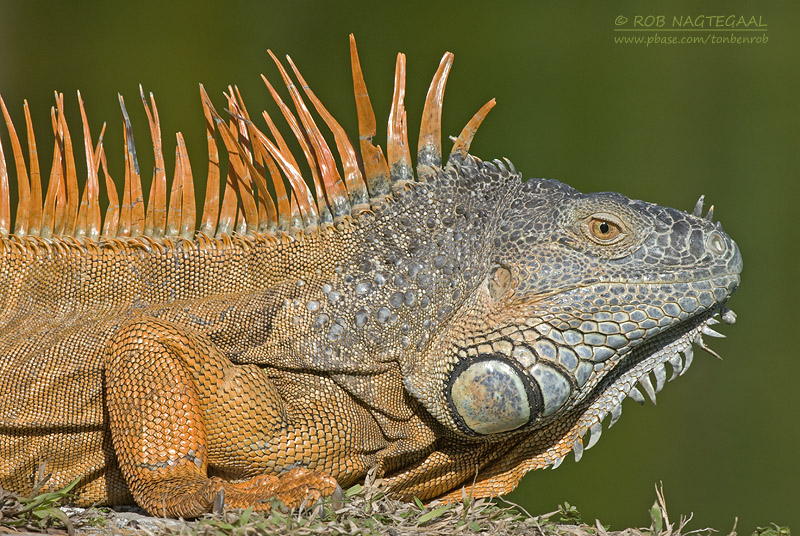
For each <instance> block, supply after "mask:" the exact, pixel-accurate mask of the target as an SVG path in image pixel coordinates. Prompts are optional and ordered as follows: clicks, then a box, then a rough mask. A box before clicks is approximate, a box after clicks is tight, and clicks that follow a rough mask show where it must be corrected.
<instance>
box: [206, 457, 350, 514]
mask: <svg viewBox="0 0 800 536" xmlns="http://www.w3.org/2000/svg"><path fill="white" fill-rule="evenodd" d="M210 480H215V481H216V482H214V486H213V487H219V489H220V491H221V492H222V495H221V496H220V495H219V493H218V494H217V496H216V497H215V501H214V508H213V510H214V511H215V512H221V511H224V510H228V509H235V508H251V507H252V508H253V510H255V511H260V512H263V511H267V510H269V509H270V508H271V503H272V501H273V500H278V501H280V502H282V503H283V504H284V505H285V506H286V507H287V508H300V507H311V506H313V505H314V504H316V503H317V502H318V501H320V500H321V499H322V498H323V497H331V496H333V497H334V499H335V498H336V492H337V491H339V493H341V488H340V487H339V485H338V484H337V483H336V480H335V479H334V478H333V477H331V476H328V475H326V474H325V473H320V472H317V471H311V470H309V469H305V468H303V467H298V468H295V469H292V470H291V471H289V472H288V473H286V474H284V475H281V476H272V475H260V476H257V477H254V478H251V479H249V480H245V481H244V482H237V483H232V482H225V481H221V480H220V479H210ZM210 487H211V486H210Z"/></svg>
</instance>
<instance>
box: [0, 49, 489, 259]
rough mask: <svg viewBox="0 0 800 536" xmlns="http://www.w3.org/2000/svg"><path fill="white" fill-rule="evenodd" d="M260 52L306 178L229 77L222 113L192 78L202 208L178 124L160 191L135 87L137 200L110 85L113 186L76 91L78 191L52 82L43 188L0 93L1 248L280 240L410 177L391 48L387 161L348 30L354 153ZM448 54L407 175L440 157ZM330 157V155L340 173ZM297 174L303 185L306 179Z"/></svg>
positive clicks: (126, 130)
mask: <svg viewBox="0 0 800 536" xmlns="http://www.w3.org/2000/svg"><path fill="white" fill-rule="evenodd" d="M269 54H270V56H271V57H272V59H273V60H274V61H275V64H276V65H277V66H278V69H279V71H280V74H281V77H282V78H283V81H284V83H285V85H286V87H287V89H288V91H289V94H290V96H291V100H292V103H293V105H294V110H295V111H294V112H293V111H292V110H290V108H289V107H288V106H287V105H286V104H285V103H284V101H283V100H282V99H281V97H280V96H279V95H278V92H277V91H276V90H275V88H274V87H273V86H272V84H270V82H269V81H268V80H267V79H266V77H264V76H263V75H262V78H263V80H264V83H265V84H266V86H267V89H268V90H269V92H270V93H271V95H272V97H273V98H274V99H275V102H276V103H277V104H278V107H279V108H280V110H281V113H282V114H283V116H284V118H285V120H286V121H287V123H288V124H289V126H290V128H291V130H292V132H293V133H294V135H295V137H296V138H297V141H298V142H299V144H300V146H301V148H302V151H303V155H304V157H305V159H306V161H307V162H308V164H309V167H310V169H311V177H310V178H308V177H303V176H302V174H301V173H300V171H299V166H298V163H297V160H296V159H295V157H294V155H293V154H292V153H291V151H290V150H289V147H288V145H287V143H286V141H285V140H284V139H283V137H282V136H281V134H280V132H279V131H278V129H277V127H276V126H275V123H274V121H273V120H272V118H271V117H270V116H269V114H268V113H267V112H266V111H264V112H262V115H263V117H264V119H265V121H266V123H267V126H268V129H269V132H270V134H271V136H272V137H271V138H270V137H269V136H267V135H266V134H265V133H264V132H262V131H261V130H259V129H258V128H257V127H256V126H255V124H254V123H253V122H252V121H251V119H250V114H249V112H248V110H247V108H246V107H245V104H244V100H243V99H242V96H241V94H240V93H239V90H238V88H236V87H235V86H234V87H231V86H229V87H228V92H227V93H225V97H226V99H227V103H226V104H227V106H226V111H227V112H228V115H229V118H228V119H227V120H226V119H224V118H223V117H222V115H220V114H219V113H218V112H217V111H216V109H215V108H214V106H213V104H212V103H211V100H210V99H209V97H208V95H207V94H206V92H205V89H204V88H203V86H202V85H201V86H200V94H201V98H202V104H203V112H204V114H205V119H206V134H207V141H208V170H209V171H208V176H207V177H206V180H205V188H204V189H205V192H206V194H205V200H204V202H203V212H202V215H201V217H200V221H199V223H198V221H197V214H196V210H195V206H196V205H195V182H194V181H195V179H194V177H193V174H192V168H191V164H190V162H189V158H188V154H187V151H186V144H185V142H184V139H183V135H182V134H181V133H180V132H179V133H177V134H176V137H177V147H176V150H175V166H174V174H173V178H172V182H171V187H170V191H169V193H168V192H167V173H166V166H165V157H164V154H163V143H162V138H161V124H160V119H159V114H158V108H157V107H156V103H155V99H154V98H153V95H152V93H151V94H150V96H149V97H150V98H149V102H148V99H147V98H146V97H145V94H144V91H143V90H142V88H141V86H140V87H139V90H140V95H141V99H142V104H143V105H144V109H145V113H146V114H147V119H148V122H149V126H150V135H151V140H152V145H153V153H154V158H155V170H154V172H153V180H152V183H151V186H150V193H149V197H148V200H147V202H145V200H144V194H143V188H142V180H141V172H140V168H139V163H138V160H137V156H136V147H135V144H134V139H133V133H132V129H131V123H130V119H129V117H128V112H127V109H126V107H125V102H124V99H123V97H122V96H121V95H120V96H119V101H120V108H121V109H122V115H123V139H124V145H125V179H124V189H123V193H122V196H119V195H118V192H117V188H116V186H115V183H114V180H113V179H112V177H111V176H110V174H109V172H108V166H107V163H106V155H105V151H104V148H103V136H104V134H105V129H106V125H105V124H103V128H102V130H101V133H100V136H99V137H98V139H97V140H96V141H94V139H93V138H92V135H91V133H90V130H89V123H88V121H87V118H86V112H85V110H84V105H83V99H82V98H81V95H80V92H78V104H79V106H80V110H81V119H82V123H83V140H84V152H85V158H86V162H87V169H88V176H87V178H86V181H85V182H84V186H83V192H82V194H81V193H79V186H78V177H77V171H76V165H75V155H74V153H73V140H72V137H71V135H70V132H69V127H68V125H67V122H66V119H65V116H64V95H63V94H59V93H56V105H55V107H52V108H51V119H52V127H53V134H54V137H55V148H54V151H53V165H52V168H51V171H50V180H49V182H48V186H47V191H46V192H44V191H43V189H42V179H41V172H40V169H39V162H38V156H37V149H36V140H35V136H34V131H33V125H32V123H31V118H30V112H29V110H28V103H27V101H25V102H24V104H23V108H24V112H25V124H26V133H27V142H28V153H29V156H28V163H27V164H26V161H25V157H24V155H23V150H22V146H21V143H20V137H19V136H18V135H17V132H16V129H15V127H14V123H13V122H12V120H11V115H10V114H9V112H8V109H7V107H6V105H5V102H3V100H2V97H0V105H1V106H2V110H3V116H4V118H5V122H6V125H7V127H8V132H9V137H10V139H11V149H12V152H13V159H14V163H15V167H16V171H17V180H16V183H17V197H18V205H17V210H16V217H15V219H14V222H13V228H12V221H11V210H10V197H11V193H10V181H9V175H8V168H9V166H8V165H7V163H6V159H5V154H4V152H3V147H2V145H0V244H3V247H4V248H8V247H25V248H30V249H38V248H40V247H42V246H43V244H42V242H43V241H44V242H46V243H47V245H48V246H49V245H52V244H53V243H63V245H74V246H75V247H78V248H87V247H88V248H91V247H95V246H99V247H112V248H115V249H119V248H126V247H134V248H135V247H145V248H148V247H156V248H161V247H167V248H169V247H171V245H172V244H173V243H175V242H176V241H181V242H184V246H186V245H188V244H186V242H187V241H190V242H192V243H193V244H192V245H193V247H200V248H204V247H219V246H220V245H221V244H224V243H230V241H231V240H241V239H248V237H249V238H253V237H258V238H267V239H269V238H274V239H276V240H279V239H290V238H291V237H295V236H297V235H298V234H302V233H312V232H315V231H317V230H320V229H324V228H327V227H330V226H331V225H336V224H339V223H340V222H343V221H345V220H348V219H349V218H354V217H357V216H358V215H359V214H361V213H363V212H364V211H366V210H370V209H371V207H372V205H373V204H375V203H379V202H380V201H381V200H382V199H383V198H385V197H386V196H387V195H389V194H391V193H392V189H393V188H395V187H400V186H401V185H402V184H403V183H404V182H407V181H414V180H415V177H414V172H413V168H412V164H411V155H410V150H409V145H408V129H407V122H406V111H405V107H404V104H403V100H404V94H405V76H406V74H405V73H406V71H405V55H403V54H398V56H397V64H396V69H395V81H394V95H393V99H392V107H391V113H390V115H389V124H388V129H387V138H388V139H387V155H388V161H387V158H386V157H385V156H384V153H383V150H382V149H381V148H380V147H379V146H376V145H374V144H373V142H372V139H373V137H374V136H375V134H376V123H375V114H374V112H373V110H372V105H371V103H370V99H369V95H368V93H367V88H366V85H365V83H364V77H363V75H362V72H361V65H360V62H359V58H358V52H357V50H356V44H355V39H354V38H353V36H352V35H351V36H350V55H351V61H352V71H353V86H354V93H355V101H356V109H357V113H358V125H359V140H360V141H359V145H360V155H358V154H357V153H356V150H355V148H354V147H353V146H352V144H351V143H350V141H349V139H348V137H347V134H346V133H345V132H344V129H343V128H342V127H341V125H340V124H339V123H338V122H337V121H336V120H335V119H334V118H333V116H332V115H331V114H330V113H329V112H328V111H327V110H326V109H325V107H324V106H323V104H322V103H321V102H320V100H319V99H318V98H317V97H316V95H315V94H314V92H313V91H311V89H310V87H309V86H308V84H307V83H306V81H305V80H304V79H303V77H302V75H301V74H300V71H299V70H298V69H297V67H296V66H295V64H294V62H292V60H291V58H289V56H287V57H286V58H287V61H288V63H289V66H290V67H291V69H292V71H293V72H294V75H295V77H296V78H297V80H298V81H299V85H300V87H302V89H303V92H304V93H305V95H306V97H307V99H308V100H309V101H310V102H311V104H312V105H313V108H314V109H315V110H316V112H317V114H318V115H319V117H320V118H321V119H322V120H323V121H324V122H325V124H326V125H327V127H328V128H329V129H330V131H331V132H332V133H333V137H334V140H335V143H336V149H337V152H338V155H339V158H338V161H337V159H336V157H335V156H334V154H333V151H332V150H331V148H330V147H329V146H328V144H327V142H326V141H325V138H324V137H323V135H322V133H321V131H320V129H319V127H318V126H317V124H316V122H315V120H314V117H313V116H312V114H311V112H310V110H309V108H308V107H307V105H306V103H305V100H304V99H303V96H302V95H301V92H300V91H299V90H298V85H297V84H295V83H294V82H293V81H292V79H291V77H290V75H289V73H288V72H287V71H286V69H285V68H284V67H283V65H282V64H281V62H280V61H279V60H278V58H277V57H275V55H274V54H272V52H271V51H270V52H269ZM452 62H453V55H452V54H451V53H449V52H448V53H446V54H445V55H444V57H443V58H442V60H441V63H440V64H439V68H438V70H437V71H436V74H435V75H434V77H433V80H432V82H431V86H430V89H429V90H428V94H427V98H426V101H425V106H424V110H423V115H422V126H421V128H420V135H419V150H418V157H417V174H418V175H420V174H421V173H423V172H425V171H426V168H427V167H431V168H434V169H438V168H441V166H442V151H441V112H442V97H443V95H444V89H445V84H446V82H447V75H448V73H449V70H450V66H451V65H452ZM493 106H494V99H493V100H491V101H489V102H488V103H486V104H485V105H484V106H483V107H482V108H481V109H480V110H479V111H478V112H477V113H476V114H475V116H473V118H472V119H471V120H470V121H469V122H468V124H467V125H466V126H465V127H464V129H463V130H462V132H461V134H460V135H459V136H458V138H457V139H456V140H455V143H454V146H453V149H452V151H451V153H450V158H454V157H455V158H456V159H461V158H464V157H466V156H467V154H468V151H469V146H470V143H471V141H472V139H473V136H474V135H475V132H476V130H477V128H478V127H479V126H480V124H481V122H482V121H483V119H484V118H485V117H486V115H487V114H488V112H489V110H490V109H491V108H492V107H493ZM217 134H219V136H220V137H221V138H222V141H223V144H224V146H225V150H226V151H227V153H228V160H229V166H228V169H227V170H226V171H225V179H224V189H223V194H222V199H221V203H220V187H221V184H220V180H221V177H222V173H221V169H220V156H219V150H218V147H217V141H216V139H217ZM337 164H338V165H337ZM338 166H341V169H342V171H343V175H344V180H343V179H342V176H341V175H340V173H339V170H338ZM101 169H102V174H103V176H104V178H105V189H106V193H107V196H108V199H109V204H108V207H107V209H106V211H105V215H104V216H103V215H101V209H100V202H99V198H100V191H101V188H102V186H101V184H100V179H99V176H100V170H101ZM287 184H288V188H287ZM309 184H311V185H312V186H311V187H309ZM271 191H274V194H272V193H271ZM43 194H44V195H43ZM30 237H34V238H30ZM43 239H44V240H43ZM12 244H13V245H14V246H12Z"/></svg>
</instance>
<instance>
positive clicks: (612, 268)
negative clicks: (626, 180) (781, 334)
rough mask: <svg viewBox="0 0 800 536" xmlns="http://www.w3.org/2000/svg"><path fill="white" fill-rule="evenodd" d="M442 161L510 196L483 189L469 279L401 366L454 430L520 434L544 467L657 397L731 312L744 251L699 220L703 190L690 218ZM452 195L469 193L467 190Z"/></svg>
mask: <svg viewBox="0 0 800 536" xmlns="http://www.w3.org/2000/svg"><path fill="white" fill-rule="evenodd" d="M451 166H454V167H458V173H460V174H462V175H463V176H465V177H469V180H468V181H467V182H469V183H479V182H480V183H484V184H486V183H488V184H495V185H498V184H500V183H501V181H500V180H499V178H500V177H505V178H506V179H507V184H505V185H504V186H495V187H494V191H495V192H496V191H497V190H499V189H505V190H507V192H508V193H507V194H506V195H498V194H496V193H495V194H494V195H490V194H484V196H485V198H486V199H487V203H488V204H489V205H491V204H492V203H494V206H489V207H487V209H486V211H485V212H486V213H487V214H491V216H490V217H488V218H487V220H486V221H485V225H484V227H485V234H484V236H483V237H482V241H483V242H484V243H485V244H486V247H485V249H483V250H482V251H481V253H480V254H481V256H482V257H483V258H484V259H485V262H484V264H483V272H482V277H479V278H478V279H480V283H479V284H477V285H476V286H475V287H474V292H473V296H471V298H468V299H465V301H464V303H463V305H462V307H461V309H460V310H458V311H456V312H455V313H454V315H453V320H452V321H451V322H450V324H449V325H448V326H447V327H446V328H443V329H442V331H441V333H440V334H438V335H437V341H438V344H436V343H433V344H432V345H431V347H432V348H434V349H435V351H436V352H438V356H439V358H438V359H435V360H434V359H421V360H420V362H418V368H417V369H416V370H415V371H414V372H413V373H412V374H410V375H409V378H410V381H409V382H408V383H409V384H410V385H411V389H412V391H414V392H416V393H417V394H418V396H419V397H420V398H421V399H422V400H424V401H425V402H426V404H427V407H428V409H429V411H431V412H432V413H433V414H434V415H435V416H436V417H437V418H438V419H439V420H440V421H441V422H442V423H444V424H445V425H446V426H447V427H448V428H449V429H450V430H452V431H453V432H454V433H456V434H460V435H465V436H471V437H475V438H481V439H483V440H503V439H504V438H508V437H509V436H521V435H527V436H529V437H530V438H531V439H530V440H528V443H530V444H532V445H533V447H532V448H531V451H532V452H531V453H530V454H532V453H535V454H536V455H537V456H544V457H547V458H548V459H549V461H550V463H557V462H560V460H561V459H562V458H563V456H564V454H565V453H566V452H567V451H568V450H570V449H572V448H575V449H576V451H577V452H576V454H577V455H578V456H580V454H581V452H582V443H581V436H583V435H584V434H585V433H586V432H587V431H588V430H589V429H591V430H592V438H591V440H590V444H593V443H594V442H595V441H596V440H597V438H598V437H599V433H600V430H601V429H600V421H602V420H603V419H604V418H605V417H606V416H607V415H609V414H610V415H612V420H613V421H615V420H616V418H617V417H618V416H619V412H620V410H621V406H620V404H621V403H622V401H623V399H625V398H626V397H628V396H631V397H632V398H634V399H636V400H639V401H643V400H644V399H643V396H642V393H641V391H640V390H639V389H644V391H645V392H646V393H647V394H648V395H649V396H650V397H651V398H652V399H653V400H655V394H656V393H657V392H658V391H659V390H660V389H661V388H662V387H663V385H664V383H665V381H666V379H667V376H668V373H667V367H669V369H671V370H670V372H671V374H670V379H672V378H674V377H676V376H678V375H679V374H682V373H683V372H685V370H686V369H687V368H688V367H689V365H690V364H691V360H692V344H697V345H699V346H700V347H702V348H706V346H705V343H704V342H703V339H702V335H703V334H707V335H711V336H718V334H717V333H716V332H714V331H713V330H712V329H711V328H710V327H709V326H710V325H712V324H715V323H717V321H716V319H715V318H714V316H715V315H718V314H721V316H722V319H723V320H724V321H726V322H729V323H732V322H733V321H734V318H735V317H734V315H733V313H732V312H731V311H729V310H728V309H727V308H726V306H725V304H726V302H727V300H728V298H729V297H730V295H731V294H732V293H733V292H734V291H735V290H736V288H737V287H738V285H739V274H740V272H741V269H742V258H741V255H740V253H739V249H738V247H737V246H736V244H735V242H734V241H733V240H732V239H731V238H730V237H729V236H728V235H727V234H726V233H725V232H724V231H723V230H722V227H721V225H720V224H719V223H718V222H714V221H712V215H713V208H712V209H711V210H709V212H708V214H707V215H706V216H705V217H702V216H701V214H700V211H701V209H702V198H701V200H699V201H698V204H697V206H696V207H695V210H694V212H693V213H691V214H689V213H686V212H681V211H678V210H675V209H671V208H666V207H662V206H659V205H654V204H651V203H646V202H643V201H637V200H631V199H628V198H626V197H624V196H622V195H620V194H616V193H596V194H582V193H580V192H578V191H576V190H575V189H573V188H571V187H569V186H567V185H564V184H562V183H560V182H558V181H554V180H537V179H531V180H528V181H526V182H520V181H519V178H518V177H516V176H515V174H514V173H511V172H509V171H506V170H505V168H504V167H502V166H498V165H494V164H487V163H483V162H477V161H475V160H470V161H460V162H458V163H452V162H451ZM479 176H484V180H480V179H477V180H476V177H479ZM461 195H463V196H465V197H475V195H476V193H475V188H474V187H472V188H470V187H465V188H464V189H463V192H462V194H461ZM456 197H457V195H456ZM457 203H458V202H457V201H456V204H457ZM681 354H683V356H681ZM423 378H424V380H423ZM433 378H435V379H436V381H432V379H433ZM637 384H638V387H637ZM434 390H438V393H434V392H433V391H434ZM572 428H575V430H574V431H572V432H571V433H570V434H566V437H568V438H569V441H568V444H567V445H566V447H568V448H566V449H565V445H564V444H563V441H562V438H563V437H565V431H568V430H570V429H572ZM551 449H552V452H550V451H551ZM515 456H516V457H521V456H520V455H519V453H516V454H515Z"/></svg>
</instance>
